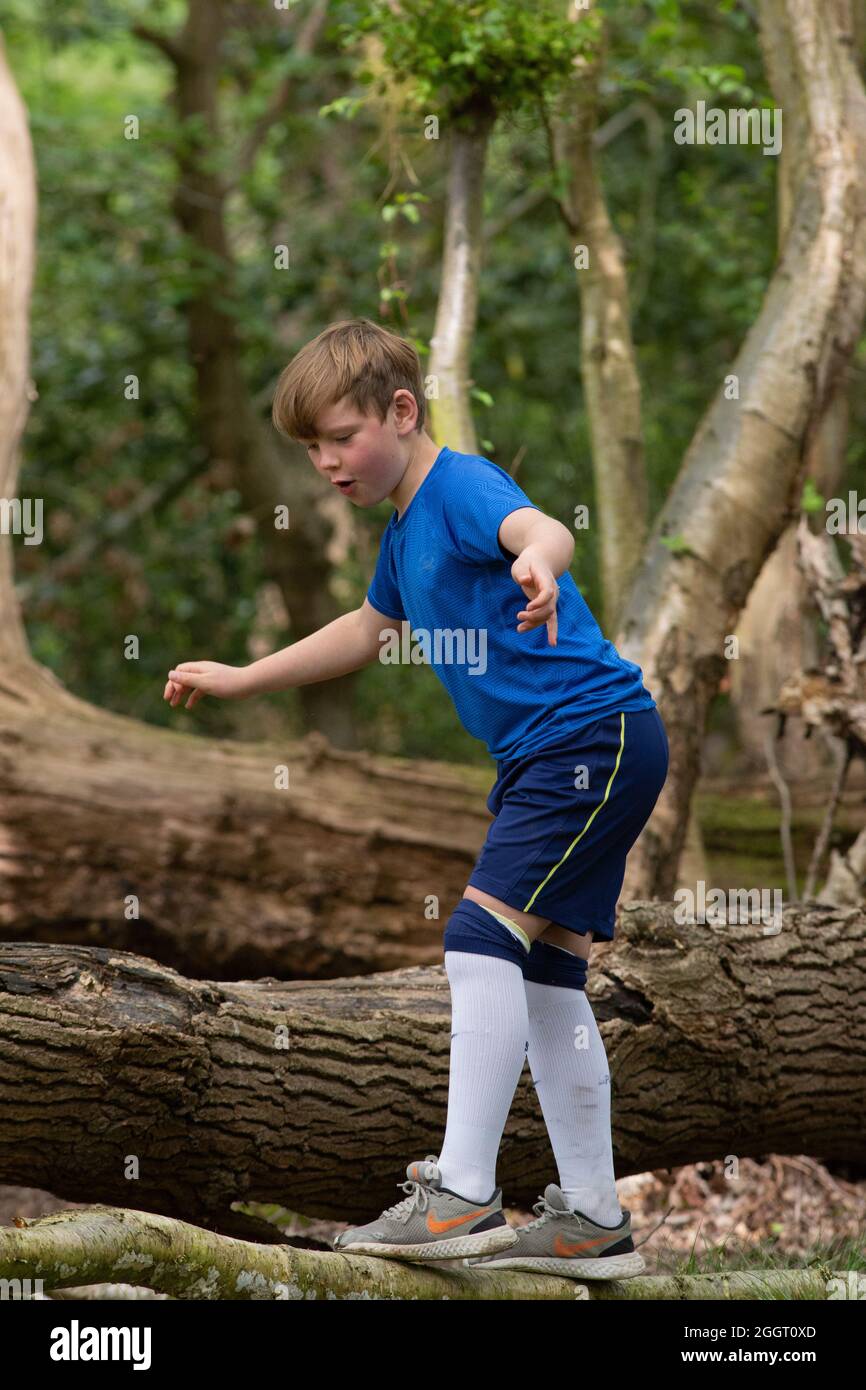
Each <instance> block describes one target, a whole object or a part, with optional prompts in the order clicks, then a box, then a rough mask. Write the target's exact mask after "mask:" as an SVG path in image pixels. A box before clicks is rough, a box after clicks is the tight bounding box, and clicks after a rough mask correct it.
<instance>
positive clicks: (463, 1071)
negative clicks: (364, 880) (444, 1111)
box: [438, 951, 529, 1202]
mask: <svg viewBox="0 0 866 1390" xmlns="http://www.w3.org/2000/svg"><path fill="white" fill-rule="evenodd" d="M445 973H446V974H447V976H448V983H449V985H450V986H451V1071H450V1074H449V1078H448V1119H447V1123H446V1127H445V1138H444V1140H443V1142H442V1151H441V1153H440V1154H439V1160H438V1165H439V1170H440V1172H441V1174H442V1186H443V1187H448V1188H450V1189H451V1190H452V1191H453V1192H459V1193H460V1196H461V1197H466V1198H468V1200H469V1201H470V1202H483V1201H484V1200H485V1199H486V1198H487V1197H489V1196H490V1195H491V1193H492V1192H493V1189H494V1188H495V1186H496V1156H497V1154H498V1153H499V1145H500V1143H501V1142H502V1131H503V1130H504V1128H505V1121H506V1120H507V1118H508V1112H509V1110H510V1109H511V1102H512V1100H513V1099H514V1092H515V1090H516V1089H517V1083H518V1081H519V1080H520V1073H521V1072H522V1071H523V1065H524V1062H525V1061H526V1045H527V1041H528V1037H529V1034H528V1031H527V1030H528V1017H527V1003H526V990H525V988H524V981H523V972H522V971H521V969H520V966H519V965H517V964H516V963H515V962H514V961H510V960H504V959H503V958H502V957H500V956H482V955H476V954H474V953H473V952H470V951H446V952H445Z"/></svg>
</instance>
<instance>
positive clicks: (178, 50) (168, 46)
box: [130, 24, 189, 68]
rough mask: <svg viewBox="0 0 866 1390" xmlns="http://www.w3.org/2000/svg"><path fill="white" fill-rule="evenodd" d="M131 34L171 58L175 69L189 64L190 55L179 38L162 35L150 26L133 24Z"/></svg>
mask: <svg viewBox="0 0 866 1390" xmlns="http://www.w3.org/2000/svg"><path fill="white" fill-rule="evenodd" d="M130 33H132V34H134V36H135V37H136V38H137V39H144V41H145V43H152V44H153V46H154V48H158V49H159V50H160V52H161V53H164V54H165V56H166V58H169V59H170V60H171V61H172V62H173V63H174V65H175V67H178V68H179V67H181V66H182V65H183V64H184V63H185V62H187V59H188V56H189V55H188V54H187V51H186V49H185V48H184V47H183V44H181V43H180V42H179V41H178V39H177V38H174V37H173V36H172V35H170V34H163V33H160V31H159V30H158V29H151V27H150V25H149V24H131V25H130Z"/></svg>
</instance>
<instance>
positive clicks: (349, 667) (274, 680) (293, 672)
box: [165, 598, 400, 709]
mask: <svg viewBox="0 0 866 1390" xmlns="http://www.w3.org/2000/svg"><path fill="white" fill-rule="evenodd" d="M387 629H396V630H397V631H399V629H400V623H399V620H398V619H396V618H389V617H388V616H387V614H385V613H379V612H378V611H377V609H375V608H374V607H373V606H372V604H371V603H370V602H369V601H368V600H367V599H366V598H365V599H364V602H363V604H362V605H361V607H360V608H354V609H352V611H351V612H350V613H343V614H342V615H341V616H340V617H339V618H335V619H334V621H333V622H332V623H328V624H326V626H325V627H322V628H319V630H318V631H317V632H311V633H310V635H309V637H302V638H301V640H300V641H299V642H293V643H292V644H291V646H288V647H284V648H283V649H282V651H278V652H272V653H271V655H270V656H263V657H262V658H261V659H260V660H259V661H254V662H252V663H251V664H250V665H249V666H241V667H236V666H222V665H220V664H219V663H217V662H214V661H185V662H182V663H181V664H180V665H179V666H177V667H175V668H174V670H173V672H171V673H170V676H169V680H168V684H167V685H166V690H165V698H166V699H169V698H171V703H172V705H176V704H177V703H178V701H179V699H180V697H181V696H182V695H183V694H184V693H185V691H186V690H191V691H192V694H191V695H190V698H189V700H188V701H187V703H186V708H187V709H189V708H191V706H192V705H194V704H195V703H196V702H197V701H198V700H200V699H201V697H202V696H203V695H217V696H221V697H223V698H226V697H232V696H233V697H235V698H236V699H248V698H249V697H250V696H251V695H264V694H268V693H270V692H273V691H276V690H285V689H287V688H288V687H290V686H296V685H311V684H312V683H314V682H315V681H326V680H333V679H334V677H336V676H345V675H347V674H348V673H349V672H350V671H358V670H360V668H361V667H362V666H368V665H369V664H370V662H371V661H375V659H376V657H377V656H378V655H379V647H380V633H382V632H383V631H385V630H387ZM172 677H174V679H172Z"/></svg>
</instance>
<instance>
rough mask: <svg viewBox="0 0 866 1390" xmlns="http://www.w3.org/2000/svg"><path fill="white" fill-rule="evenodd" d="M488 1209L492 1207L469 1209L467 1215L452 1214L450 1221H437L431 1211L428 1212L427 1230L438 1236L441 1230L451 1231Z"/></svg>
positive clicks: (481, 1214) (473, 1219)
mask: <svg viewBox="0 0 866 1390" xmlns="http://www.w3.org/2000/svg"><path fill="white" fill-rule="evenodd" d="M486 1211H490V1207H479V1208H478V1211H468V1212H467V1213H466V1215H465V1216H452V1217H451V1219H450V1220H449V1221H437V1220H436V1217H435V1216H434V1215H433V1213H432V1211H430V1212H428V1213H427V1230H428V1231H430V1232H431V1233H432V1234H433V1235H434V1236H438V1235H439V1234H440V1232H441V1231H450V1230H451V1228H452V1226H464V1225H465V1224H466V1222H467V1221H475V1220H476V1219H477V1218H478V1217H479V1216H483V1215H484V1213H485V1212H486Z"/></svg>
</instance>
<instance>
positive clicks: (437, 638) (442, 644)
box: [379, 620, 487, 676]
mask: <svg viewBox="0 0 866 1390" xmlns="http://www.w3.org/2000/svg"><path fill="white" fill-rule="evenodd" d="M383 633H384V641H383V642H382V644H381V646H380V647H379V660H380V661H381V662H382V664H383V665H385V666H396V665H400V664H403V665H407V666H408V665H413V666H421V665H423V664H424V663H425V662H426V663H427V664H428V665H432V666H466V667H468V670H469V675H470V676H483V675H484V672H485V671H486V670H487V628H486V627H434V628H429V627H416V628H413V627H412V626H411V624H410V623H409V622H408V621H407V620H404V621H403V622H402V623H401V624H400V636H399V637H398V636H397V633H396V632H395V631H394V629H393V628H383Z"/></svg>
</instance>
